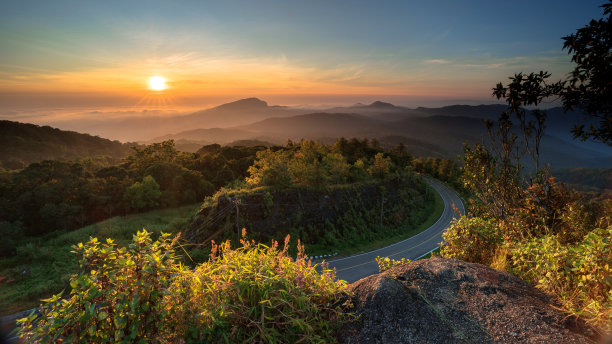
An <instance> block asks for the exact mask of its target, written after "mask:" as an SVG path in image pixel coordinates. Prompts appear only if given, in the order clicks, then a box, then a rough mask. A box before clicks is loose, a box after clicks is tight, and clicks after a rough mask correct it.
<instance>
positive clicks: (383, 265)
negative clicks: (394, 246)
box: [376, 257, 410, 272]
mask: <svg viewBox="0 0 612 344" xmlns="http://www.w3.org/2000/svg"><path fill="white" fill-rule="evenodd" d="M376 263H377V264H378V271H379V272H383V271H387V270H389V269H393V268H394V267H396V266H400V265H404V264H408V263H410V259H406V258H402V259H400V260H395V259H391V258H389V257H376Z"/></svg>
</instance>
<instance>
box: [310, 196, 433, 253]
mask: <svg viewBox="0 0 612 344" xmlns="http://www.w3.org/2000/svg"><path fill="white" fill-rule="evenodd" d="M427 188H428V189H430V190H432V191H433V194H434V195H435V198H434V206H433V210H432V211H431V212H430V213H429V216H428V217H427V219H426V220H425V221H424V222H423V223H421V224H420V225H418V226H413V227H407V228H406V229H405V231H403V232H402V233H401V234H398V235H394V236H390V237H386V238H381V239H378V240H374V241H364V242H360V243H357V244H356V245H352V246H351V247H343V248H342V249H339V250H335V248H329V252H327V253H334V252H336V251H337V252H338V254H339V255H338V257H346V256H350V255H352V254H355V253H362V252H368V251H372V250H375V249H378V248H381V247H385V246H388V245H390V244H393V243H396V242H398V241H402V240H404V239H408V238H410V237H412V236H414V235H417V234H419V233H421V232H422V231H424V230H426V229H427V228H429V227H431V225H433V224H434V223H436V221H438V219H439V218H440V216H441V215H442V212H443V211H444V200H443V199H442V197H441V196H440V194H439V193H437V192H436V191H435V190H433V189H432V188H431V187H430V186H427ZM306 250H308V247H306Z"/></svg>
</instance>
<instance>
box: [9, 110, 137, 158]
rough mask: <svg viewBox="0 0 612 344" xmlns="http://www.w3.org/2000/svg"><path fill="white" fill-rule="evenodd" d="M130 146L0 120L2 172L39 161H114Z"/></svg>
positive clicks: (73, 133) (127, 151) (124, 153)
mask: <svg viewBox="0 0 612 344" xmlns="http://www.w3.org/2000/svg"><path fill="white" fill-rule="evenodd" d="M134 145H136V144H122V143H120V142H119V141H111V140H107V139H103V138H100V137H97V136H91V135H87V134H80V133H77V132H73V131H64V130H60V129H56V128H51V127H49V126H42V127H41V126H38V125H34V124H28V123H19V122H12V121H0V147H2V148H1V149H0V168H2V167H3V168H5V169H20V168H24V167H25V166H27V165H29V164H30V163H33V162H40V161H43V160H78V159H82V158H94V157H105V158H107V159H108V160H110V161H112V162H118V161H119V159H121V158H123V157H125V156H126V155H128V154H129V152H130V147H131V146H134Z"/></svg>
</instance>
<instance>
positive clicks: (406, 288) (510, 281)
mask: <svg viewBox="0 0 612 344" xmlns="http://www.w3.org/2000/svg"><path fill="white" fill-rule="evenodd" d="M350 288H351V289H352V291H353V292H354V297H353V302H354V305H355V312H356V313H357V314H358V315H359V318H358V319H357V320H356V321H354V322H353V323H351V324H349V325H346V326H345V327H344V328H343V330H342V332H341V335H340V339H341V341H342V342H344V343H351V344H352V343H368V344H373V343H589V342H591V341H589V339H588V338H587V337H586V335H585V334H589V333H592V332H590V331H589V329H588V328H587V327H586V326H584V324H581V323H580V322H579V321H577V320H576V319H575V318H572V317H567V316H566V314H564V313H562V312H561V311H558V310H556V309H554V308H553V307H552V306H551V300H550V299H549V298H548V297H547V296H546V295H545V294H544V293H542V292H540V291H539V290H537V289H535V288H533V287H530V286H529V285H527V284H526V283H525V282H523V281H521V280H520V279H518V278H516V277H514V276H512V275H510V274H507V273H504V272H501V271H498V270H494V269H491V268H489V267H486V266H484V265H480V264H472V263H466V262H463V261H460V260H456V259H444V258H432V259H425V260H419V261H415V262H412V263H410V264H407V265H404V266H399V267H396V268H394V269H391V270H388V271H385V272H383V273H380V274H378V275H372V276H369V277H366V278H364V279H361V280H359V281H357V282H355V283H353V284H351V285H350Z"/></svg>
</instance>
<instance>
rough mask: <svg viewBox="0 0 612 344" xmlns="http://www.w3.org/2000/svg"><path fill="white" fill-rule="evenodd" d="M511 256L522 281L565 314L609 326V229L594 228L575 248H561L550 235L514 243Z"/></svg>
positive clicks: (611, 296)
mask: <svg viewBox="0 0 612 344" xmlns="http://www.w3.org/2000/svg"><path fill="white" fill-rule="evenodd" d="M511 253H512V264H513V269H514V272H515V273H516V274H518V275H519V276H520V277H521V278H523V279H526V280H527V281H530V282H532V283H534V284H535V285H536V287H538V288H540V289H542V290H544V291H546V292H547V293H549V294H551V295H553V296H554V297H555V298H556V299H557V300H559V302H560V303H561V305H562V307H563V308H564V309H565V310H566V311H568V312H570V313H573V314H576V315H578V316H581V317H583V318H584V319H587V320H590V321H591V322H593V323H595V324H596V325H600V326H604V327H605V326H606V324H607V326H610V321H611V320H612V314H611V313H610V312H611V310H612V277H611V276H612V227H608V229H596V230H594V231H592V232H590V233H589V234H587V235H585V236H584V239H583V240H582V241H581V242H578V243H576V244H574V245H563V244H561V243H560V241H559V239H558V238H557V237H556V236H552V235H548V236H544V237H540V238H534V239H532V240H530V241H527V242H525V243H521V244H516V246H515V247H514V248H513V249H512V251H511ZM609 330H612V329H611V328H608V331H609Z"/></svg>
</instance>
